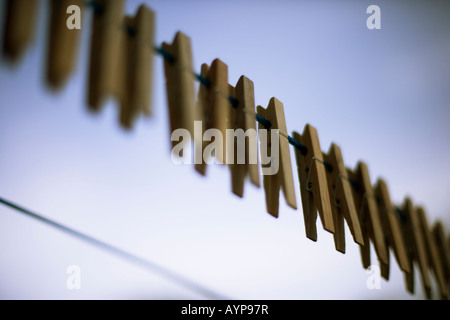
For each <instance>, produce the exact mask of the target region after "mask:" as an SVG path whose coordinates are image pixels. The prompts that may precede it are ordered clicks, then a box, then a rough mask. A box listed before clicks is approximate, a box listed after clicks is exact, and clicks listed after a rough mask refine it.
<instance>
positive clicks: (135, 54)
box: [120, 5, 156, 129]
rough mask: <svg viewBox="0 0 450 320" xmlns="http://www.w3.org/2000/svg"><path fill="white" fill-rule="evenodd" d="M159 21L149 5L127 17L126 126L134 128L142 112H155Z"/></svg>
mask: <svg viewBox="0 0 450 320" xmlns="http://www.w3.org/2000/svg"><path fill="white" fill-rule="evenodd" d="M155 20H156V19H155V12H154V11H152V10H151V9H149V8H148V7H147V6H145V5H141V6H140V7H139V9H138V11H137V13H136V16H135V17H125V31H126V41H125V43H124V46H125V50H126V58H125V63H124V68H125V70H124V71H123V72H124V79H126V82H125V86H126V93H125V95H126V96H125V99H124V101H122V106H121V114H120V123H121V125H122V126H123V127H124V128H125V129H131V128H132V126H133V123H134V122H135V120H136V118H137V117H138V116H139V115H140V114H145V115H147V116H150V115H151V113H152V107H151V101H152V98H153V97H152V89H153V60H154V59H153V56H154V48H153V46H154V41H155Z"/></svg>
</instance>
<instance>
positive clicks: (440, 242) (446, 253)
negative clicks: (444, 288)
mask: <svg viewBox="0 0 450 320" xmlns="http://www.w3.org/2000/svg"><path fill="white" fill-rule="evenodd" d="M433 236H434V240H435V242H436V246H437V249H438V252H439V256H440V257H441V261H442V267H443V269H444V275H445V279H446V281H447V285H448V286H449V287H450V241H448V243H447V241H446V239H445V232H444V226H443V225H442V222H441V221H436V222H435V224H434V226H433ZM449 240H450V238H449Z"/></svg>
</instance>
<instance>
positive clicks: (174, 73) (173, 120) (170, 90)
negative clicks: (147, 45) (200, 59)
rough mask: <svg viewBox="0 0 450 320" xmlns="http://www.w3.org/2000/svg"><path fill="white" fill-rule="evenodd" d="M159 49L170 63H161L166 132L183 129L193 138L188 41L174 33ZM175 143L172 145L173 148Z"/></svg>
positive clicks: (195, 111) (191, 79)
mask: <svg viewBox="0 0 450 320" xmlns="http://www.w3.org/2000/svg"><path fill="white" fill-rule="evenodd" d="M161 47H162V49H163V50H165V51H166V52H167V53H168V54H169V55H170V57H171V58H170V59H164V72H165V76H166V92H167V102H168V106H169V120H170V126H169V128H170V132H171V133H173V132H174V131H175V130H177V129H186V130H188V131H189V133H190V134H191V136H194V120H196V119H198V115H197V113H198V109H197V108H196V104H195V97H194V94H195V84H194V78H193V77H192V74H190V73H189V72H186V71H187V70H193V58H192V47H191V40H190V38H189V37H188V36H186V35H185V34H184V33H182V32H177V33H176V35H175V38H174V40H173V42H172V44H170V45H169V44H167V43H163V44H162V46H161ZM175 144H176V141H172V147H174V146H175Z"/></svg>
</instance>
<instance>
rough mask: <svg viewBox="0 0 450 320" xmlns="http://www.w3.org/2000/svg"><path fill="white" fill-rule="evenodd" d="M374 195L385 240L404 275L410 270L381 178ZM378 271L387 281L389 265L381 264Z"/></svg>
mask: <svg viewBox="0 0 450 320" xmlns="http://www.w3.org/2000/svg"><path fill="white" fill-rule="evenodd" d="M375 194H376V197H377V202H378V212H379V214H380V217H381V225H382V227H383V230H384V235H385V237H386V239H387V244H388V247H391V248H392V250H393V252H394V255H395V258H396V259H397V262H398V264H399V267H400V269H401V270H402V271H404V272H406V273H410V272H411V268H410V265H409V261H408V254H407V251H406V246H405V242H404V239H403V235H402V232H401V229H400V221H399V219H398V217H397V216H396V214H395V212H394V207H393V205H392V202H391V198H390V196H389V191H388V187H387V184H386V182H385V181H384V180H383V179H381V178H380V179H378V180H377V183H376V185H375ZM380 269H381V275H382V276H383V277H384V278H385V279H386V280H388V279H389V263H381V265H380Z"/></svg>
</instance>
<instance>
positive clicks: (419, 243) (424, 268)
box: [400, 198, 431, 299]
mask: <svg viewBox="0 0 450 320" xmlns="http://www.w3.org/2000/svg"><path fill="white" fill-rule="evenodd" d="M401 211H402V215H403V216H402V219H400V221H401V222H402V227H403V228H402V230H403V236H404V239H405V244H406V248H407V252H408V258H409V266H410V269H411V272H409V273H405V281H406V285H407V289H408V291H409V292H411V293H414V272H413V265H414V262H416V263H417V264H418V267H419V271H420V277H421V281H422V287H423V292H424V294H425V297H426V298H427V299H431V281H430V275H429V273H428V258H427V252H426V247H425V240H424V237H423V234H422V230H421V224H420V220H419V216H418V214H417V211H416V208H415V207H414V205H413V203H412V201H411V199H410V198H405V201H404V202H403V205H402V208H401Z"/></svg>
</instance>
